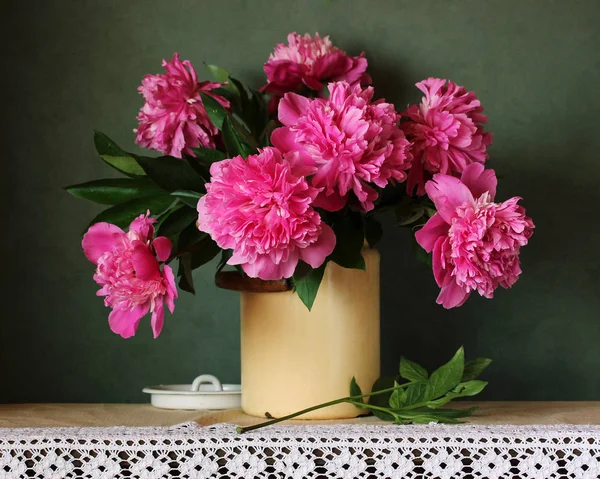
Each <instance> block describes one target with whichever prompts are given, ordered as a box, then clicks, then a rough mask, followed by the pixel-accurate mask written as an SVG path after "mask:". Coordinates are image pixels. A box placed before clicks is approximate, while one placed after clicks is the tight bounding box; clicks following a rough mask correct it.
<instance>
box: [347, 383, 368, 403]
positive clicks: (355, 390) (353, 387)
mask: <svg viewBox="0 0 600 479" xmlns="http://www.w3.org/2000/svg"><path fill="white" fill-rule="evenodd" d="M362 394H363V392H362V389H360V386H359V385H358V383H357V382H356V378H355V377H354V376H352V379H351V380H350V396H362ZM354 400H355V401H356V402H361V403H364V402H365V401H364V398H357V399H354Z"/></svg>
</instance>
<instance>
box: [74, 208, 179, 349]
mask: <svg viewBox="0 0 600 479" xmlns="http://www.w3.org/2000/svg"><path fill="white" fill-rule="evenodd" d="M149 214H150V212H148V213H146V214H145V215H140V216H139V217H138V218H136V219H135V220H133V221H132V223H131V225H129V232H128V233H125V232H124V231H123V230H122V229H121V228H119V227H118V226H115V225H113V224H110V223H96V224H95V225H93V226H91V227H90V229H89V230H88V231H87V233H86V234H85V235H84V236H83V241H82V243H81V245H82V247H83V252H84V253H85V256H86V257H87V259H89V260H90V261H91V262H92V263H94V264H95V265H97V268H96V273H95V274H94V280H95V281H96V283H98V284H99V285H100V286H102V288H101V289H100V290H99V291H98V293H97V295H98V296H104V297H105V298H104V304H105V305H106V306H108V307H110V308H112V311H111V313H110V315H109V316H108V324H109V325H110V329H112V330H113V332H115V333H117V334H120V335H121V336H122V337H124V338H130V337H131V336H133V335H134V334H135V332H136V331H137V328H138V325H139V322H140V319H141V318H142V317H143V316H145V315H146V314H147V313H148V312H151V313H152V320H151V324H152V331H153V333H154V337H155V338H156V337H158V335H159V334H160V331H161V329H162V327H163V323H164V306H163V301H164V302H166V303H167V307H168V308H169V311H171V313H172V312H173V310H174V309H175V304H174V299H175V298H177V289H176V288H175V277H174V276H173V271H172V270H171V268H170V267H169V266H167V265H164V266H163V268H162V271H161V268H160V265H159V261H166V260H167V258H168V257H169V255H170V254H171V241H170V240H169V239H168V238H166V237H164V236H159V237H158V238H154V226H152V224H153V223H155V222H156V220H155V219H153V218H149V217H148V215H149Z"/></svg>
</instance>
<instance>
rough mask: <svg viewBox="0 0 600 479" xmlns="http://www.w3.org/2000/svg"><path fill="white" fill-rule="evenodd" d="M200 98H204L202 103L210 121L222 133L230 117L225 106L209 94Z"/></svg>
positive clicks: (204, 94)
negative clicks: (224, 124)
mask: <svg viewBox="0 0 600 479" xmlns="http://www.w3.org/2000/svg"><path fill="white" fill-rule="evenodd" d="M200 97H201V98H202V103H203V104H204V109H205V110H206V113H207V114H208V118H209V120H210V121H211V123H212V124H213V125H215V126H216V127H217V128H218V129H219V131H221V130H222V129H223V122H224V121H225V118H227V117H228V116H229V113H228V112H227V110H226V109H225V108H224V107H223V105H221V104H220V103H219V102H218V101H217V100H215V99H214V98H213V97H212V96H210V95H209V94H208V93H200Z"/></svg>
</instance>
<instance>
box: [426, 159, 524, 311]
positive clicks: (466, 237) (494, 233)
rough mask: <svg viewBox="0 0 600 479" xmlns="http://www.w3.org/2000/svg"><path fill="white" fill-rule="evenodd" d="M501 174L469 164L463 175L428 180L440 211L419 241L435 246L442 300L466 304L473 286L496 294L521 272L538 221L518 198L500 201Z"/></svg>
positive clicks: (450, 304)
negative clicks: (523, 251)
mask: <svg viewBox="0 0 600 479" xmlns="http://www.w3.org/2000/svg"><path fill="white" fill-rule="evenodd" d="M496 184H497V180H496V174H495V173H494V170H485V169H484V167H483V165H481V164H479V163H472V164H470V165H468V166H467V167H466V168H465V169H464V171H463V173H462V176H461V179H458V178H455V177H453V176H448V175H442V174H436V175H434V176H433V180H432V181H428V182H427V184H426V185H425V190H426V191H427V195H428V196H429V198H431V200H433V202H434V203H435V206H436V208H437V210H438V212H437V213H436V214H435V215H433V216H432V217H431V218H430V219H429V221H428V222H427V223H426V224H425V226H424V227H423V228H422V229H421V230H419V231H417V233H416V239H417V242H418V243H419V244H420V245H421V246H422V247H423V248H424V249H425V251H427V252H428V253H429V252H431V251H433V274H434V277H435V280H436V282H437V284H438V286H440V287H441V291H440V294H439V296H438V298H437V303H438V304H441V305H443V306H444V307H445V308H454V307H455V306H460V305H462V304H463V303H464V302H465V301H466V300H467V298H468V297H469V295H470V294H471V292H472V291H477V292H478V293H479V294H480V295H481V296H484V297H486V298H492V297H493V296H494V290H495V289H496V288H497V287H498V286H502V287H503V288H510V287H511V286H512V285H513V284H514V283H515V282H516V281H517V279H518V277H519V274H521V268H520V266H519V251H520V248H521V246H524V245H526V244H527V241H528V240H529V237H530V236H531V235H532V233H533V228H534V225H533V222H532V221H531V218H529V217H527V216H525V209H524V208H523V207H522V206H519V205H518V204H517V202H518V201H519V200H520V199H521V198H518V197H514V198H511V199H510V200H508V201H505V202H504V203H494V202H493V201H494V196H495V195H496Z"/></svg>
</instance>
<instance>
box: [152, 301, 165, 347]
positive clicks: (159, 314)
mask: <svg viewBox="0 0 600 479" xmlns="http://www.w3.org/2000/svg"><path fill="white" fill-rule="evenodd" d="M164 324H165V309H164V306H163V302H162V301H161V300H160V299H157V301H156V303H155V304H154V311H153V312H152V318H151V320H150V325H151V326H152V334H153V336H154V339H156V338H158V335H159V334H160V332H161V331H162V328H163V325H164Z"/></svg>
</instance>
